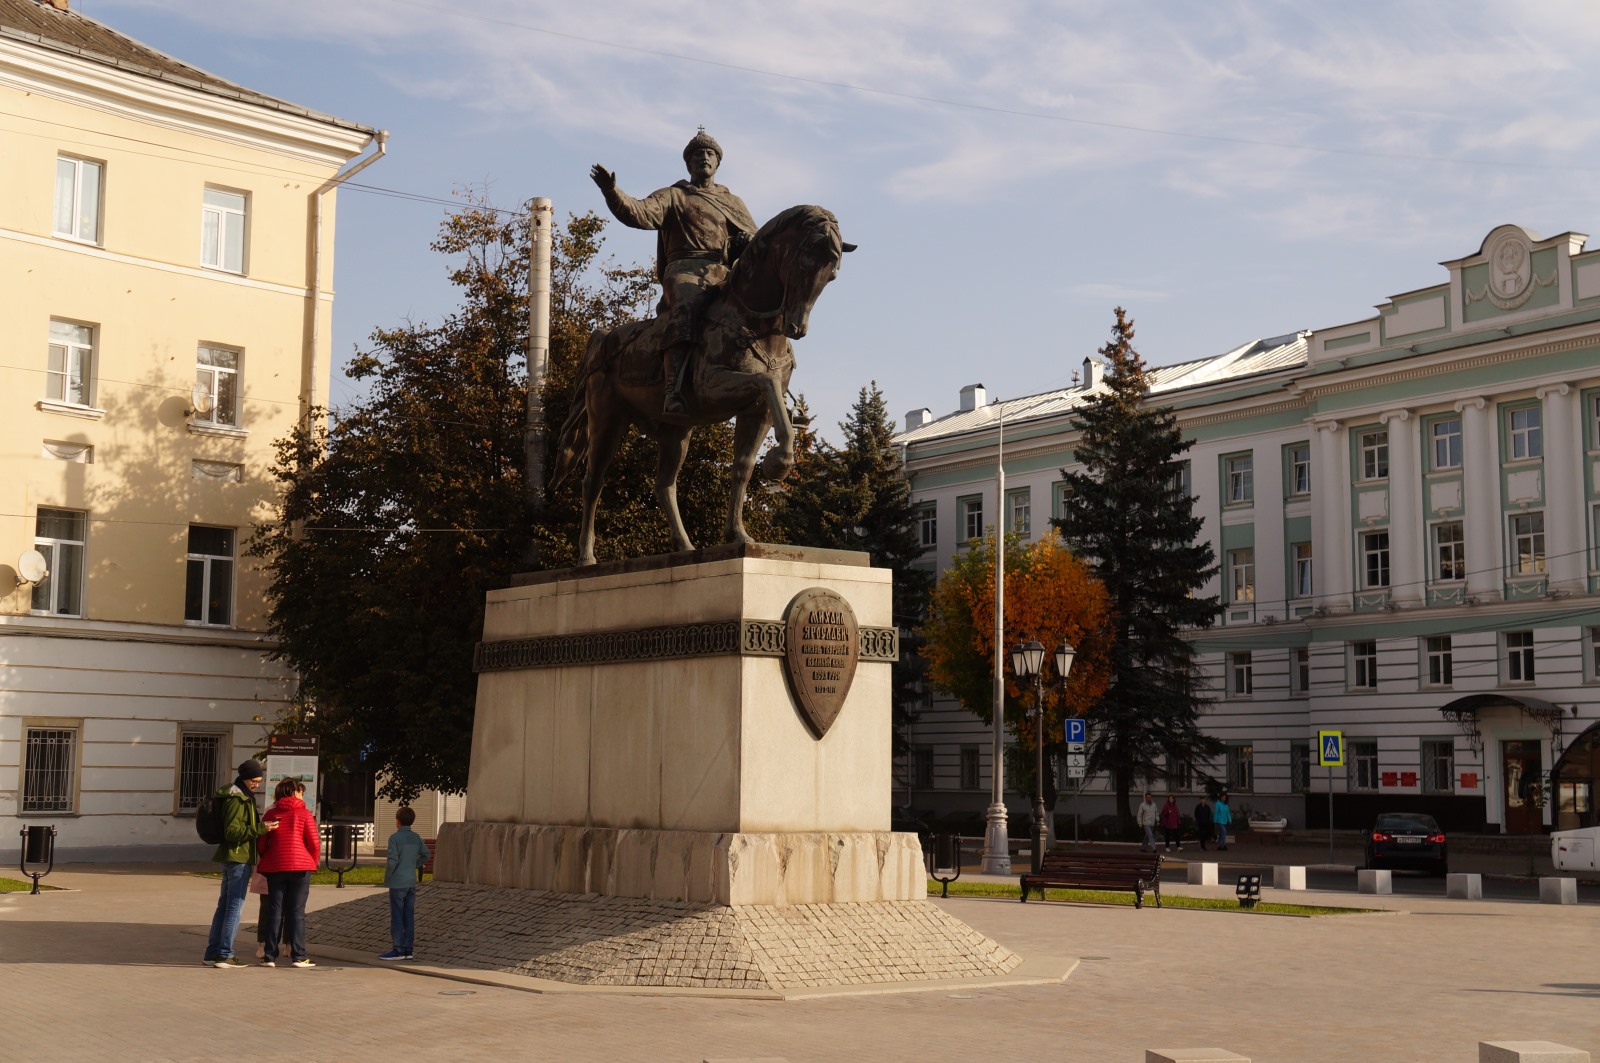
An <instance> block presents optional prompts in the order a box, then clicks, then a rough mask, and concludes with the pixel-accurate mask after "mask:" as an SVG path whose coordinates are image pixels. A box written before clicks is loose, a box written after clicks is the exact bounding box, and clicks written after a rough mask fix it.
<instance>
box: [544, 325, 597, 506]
mask: <svg viewBox="0 0 1600 1063" xmlns="http://www.w3.org/2000/svg"><path fill="white" fill-rule="evenodd" d="M604 341H605V333H603V332H592V333H590V334H589V342H588V343H587V344H586V345H585V346H584V349H583V360H582V361H581V362H579V363H578V375H577V376H576V377H575V378H574V379H573V381H572V407H571V409H569V410H568V411H567V419H566V420H565V421H563V422H562V424H561V435H560V437H559V438H558V439H557V442H556V467H555V471H554V472H553V473H552V474H551V476H550V490H551V491H552V492H553V491H556V490H558V489H559V488H560V487H561V485H562V484H564V483H566V482H567V479H568V478H569V477H570V476H572V474H573V473H575V472H576V471H577V469H578V466H579V465H580V464H581V463H582V461H583V459H584V457H585V455H587V454H588V452H589V377H590V375H591V374H593V373H594V371H595V370H596V369H597V368H598V367H599V365H600V345H601V344H602V343H603V342H604Z"/></svg>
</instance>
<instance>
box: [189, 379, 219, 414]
mask: <svg viewBox="0 0 1600 1063" xmlns="http://www.w3.org/2000/svg"><path fill="white" fill-rule="evenodd" d="M189 406H190V411H189V412H190V414H191V415H193V414H196V413H198V414H199V415H200V416H202V417H204V416H205V415H206V414H208V413H210V412H211V411H212V410H214V409H216V408H217V400H216V398H215V397H214V396H213V395H212V394H211V390H210V389H209V388H207V387H206V386H205V385H204V384H196V385H195V386H194V391H193V392H191V393H190V395H189Z"/></svg>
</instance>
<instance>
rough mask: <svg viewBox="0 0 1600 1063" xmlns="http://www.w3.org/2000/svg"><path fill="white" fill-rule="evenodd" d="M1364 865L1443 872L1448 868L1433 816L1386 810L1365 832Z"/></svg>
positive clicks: (1442, 838)
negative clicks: (1365, 863) (1365, 853)
mask: <svg viewBox="0 0 1600 1063" xmlns="http://www.w3.org/2000/svg"><path fill="white" fill-rule="evenodd" d="M1367 867H1369V868H1409V869H1412V870H1416V871H1427V872H1429V873H1431V874H1434V875H1443V874H1444V873H1445V872H1446V871H1447V870H1449V856H1448V854H1447V853H1446V851H1445V841H1444V831H1442V830H1440V829H1439V824H1438V821H1436V820H1435V819H1434V818H1433V817H1432V816H1427V815H1423V814H1422V813H1420V812H1385V813H1383V814H1382V815H1380V816H1379V817H1378V821H1377V822H1376V823H1374V824H1373V825H1372V829H1371V830H1370V831H1368V832H1367Z"/></svg>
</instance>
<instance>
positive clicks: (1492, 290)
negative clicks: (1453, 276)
mask: <svg viewBox="0 0 1600 1063" xmlns="http://www.w3.org/2000/svg"><path fill="white" fill-rule="evenodd" d="M1485 259H1486V260H1487V262H1488V266H1489V281H1488V283H1487V284H1485V285H1484V286H1483V287H1482V288H1480V289H1479V290H1478V291H1475V292H1474V291H1471V290H1470V289H1469V290H1468V291H1467V302H1469V303H1475V302H1477V301H1478V300H1480V299H1487V300H1489V302H1491V303H1493V304H1494V305H1495V306H1497V307H1499V308H1500V309H1501V310H1515V309H1517V308H1518V307H1520V306H1521V305H1522V304H1523V303H1526V302H1527V301H1528V300H1529V299H1531V298H1532V297H1533V292H1534V289H1535V288H1548V287H1549V286H1550V285H1552V284H1554V283H1555V282H1556V275H1555V272H1554V271H1552V272H1551V273H1550V275H1549V276H1548V277H1539V276H1535V274H1534V272H1533V245H1532V244H1530V243H1529V242H1528V236H1527V234H1526V233H1524V232H1523V231H1522V230H1521V229H1510V230H1508V231H1506V232H1503V233H1501V234H1500V235H1499V236H1497V237H1495V238H1494V241H1493V242H1492V243H1491V244H1490V245H1489V248H1488V254H1487V255H1486V256H1485Z"/></svg>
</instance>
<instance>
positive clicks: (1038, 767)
mask: <svg viewBox="0 0 1600 1063" xmlns="http://www.w3.org/2000/svg"><path fill="white" fill-rule="evenodd" d="M1011 672H1012V674H1013V675H1015V676H1016V677H1017V678H1018V679H1022V680H1032V681H1033V719H1034V726H1035V732H1034V749H1033V751H1034V756H1035V758H1036V759H1035V762H1034V772H1033V873H1034V874H1036V875H1037V874H1039V873H1040V872H1041V871H1043V870H1044V849H1045V845H1046V844H1048V842H1049V828H1048V827H1047V826H1046V824H1045V821H1044V686H1043V681H1044V674H1043V673H1044V647H1043V646H1041V645H1040V644H1039V643H1038V642H1037V641H1029V642H1019V643H1018V644H1017V645H1015V646H1013V647H1011Z"/></svg>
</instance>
